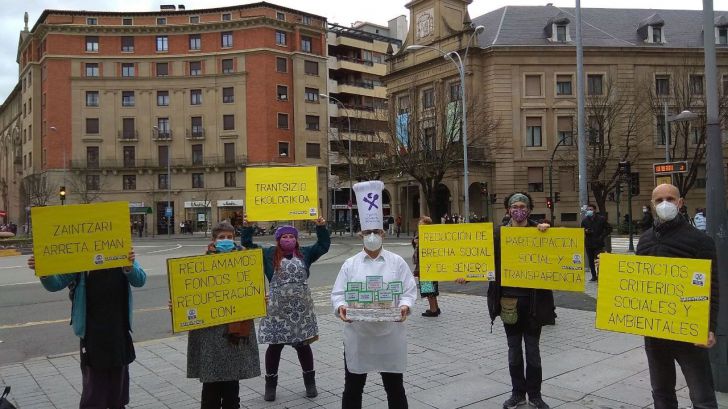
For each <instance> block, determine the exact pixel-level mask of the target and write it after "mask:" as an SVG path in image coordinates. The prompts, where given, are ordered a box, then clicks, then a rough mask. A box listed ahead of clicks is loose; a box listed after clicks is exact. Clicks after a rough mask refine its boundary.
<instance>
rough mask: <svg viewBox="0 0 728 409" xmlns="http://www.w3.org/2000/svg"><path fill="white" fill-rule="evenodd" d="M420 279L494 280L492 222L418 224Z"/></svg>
mask: <svg viewBox="0 0 728 409" xmlns="http://www.w3.org/2000/svg"><path fill="white" fill-rule="evenodd" d="M419 230H420V231H419V248H420V253H419V257H420V279H422V281H454V280H456V279H458V278H465V279H467V280H469V281H492V280H495V259H494V253H493V223H464V224H428V225H422V226H419Z"/></svg>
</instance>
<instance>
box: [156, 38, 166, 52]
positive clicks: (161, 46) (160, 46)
mask: <svg viewBox="0 0 728 409" xmlns="http://www.w3.org/2000/svg"><path fill="white" fill-rule="evenodd" d="M157 51H169V38H167V36H157Z"/></svg>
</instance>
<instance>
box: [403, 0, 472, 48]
mask: <svg viewBox="0 0 728 409" xmlns="http://www.w3.org/2000/svg"><path fill="white" fill-rule="evenodd" d="M470 3H472V0H412V1H410V2H409V3H407V5H406V7H407V8H408V9H409V10H410V21H411V22H412V25H411V29H410V32H409V34H408V38H407V43H408V44H410V45H412V44H420V45H429V44H432V43H435V42H437V41H439V40H442V39H444V38H447V37H449V36H452V35H458V34H460V33H461V32H462V31H463V29H464V28H465V23H466V22H469V21H470V16H469V15H468V5H469V4H470Z"/></svg>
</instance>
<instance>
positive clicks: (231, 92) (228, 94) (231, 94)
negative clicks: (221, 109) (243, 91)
mask: <svg viewBox="0 0 728 409" xmlns="http://www.w3.org/2000/svg"><path fill="white" fill-rule="evenodd" d="M233 102H235V88H233V87H225V88H223V89H222V103H223V104H232V103H233Z"/></svg>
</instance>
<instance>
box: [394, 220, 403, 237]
mask: <svg viewBox="0 0 728 409" xmlns="http://www.w3.org/2000/svg"><path fill="white" fill-rule="evenodd" d="M395 224H396V225H397V238H399V234H400V233H401V232H402V216H401V215H398V216H397V220H396V221H395Z"/></svg>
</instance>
